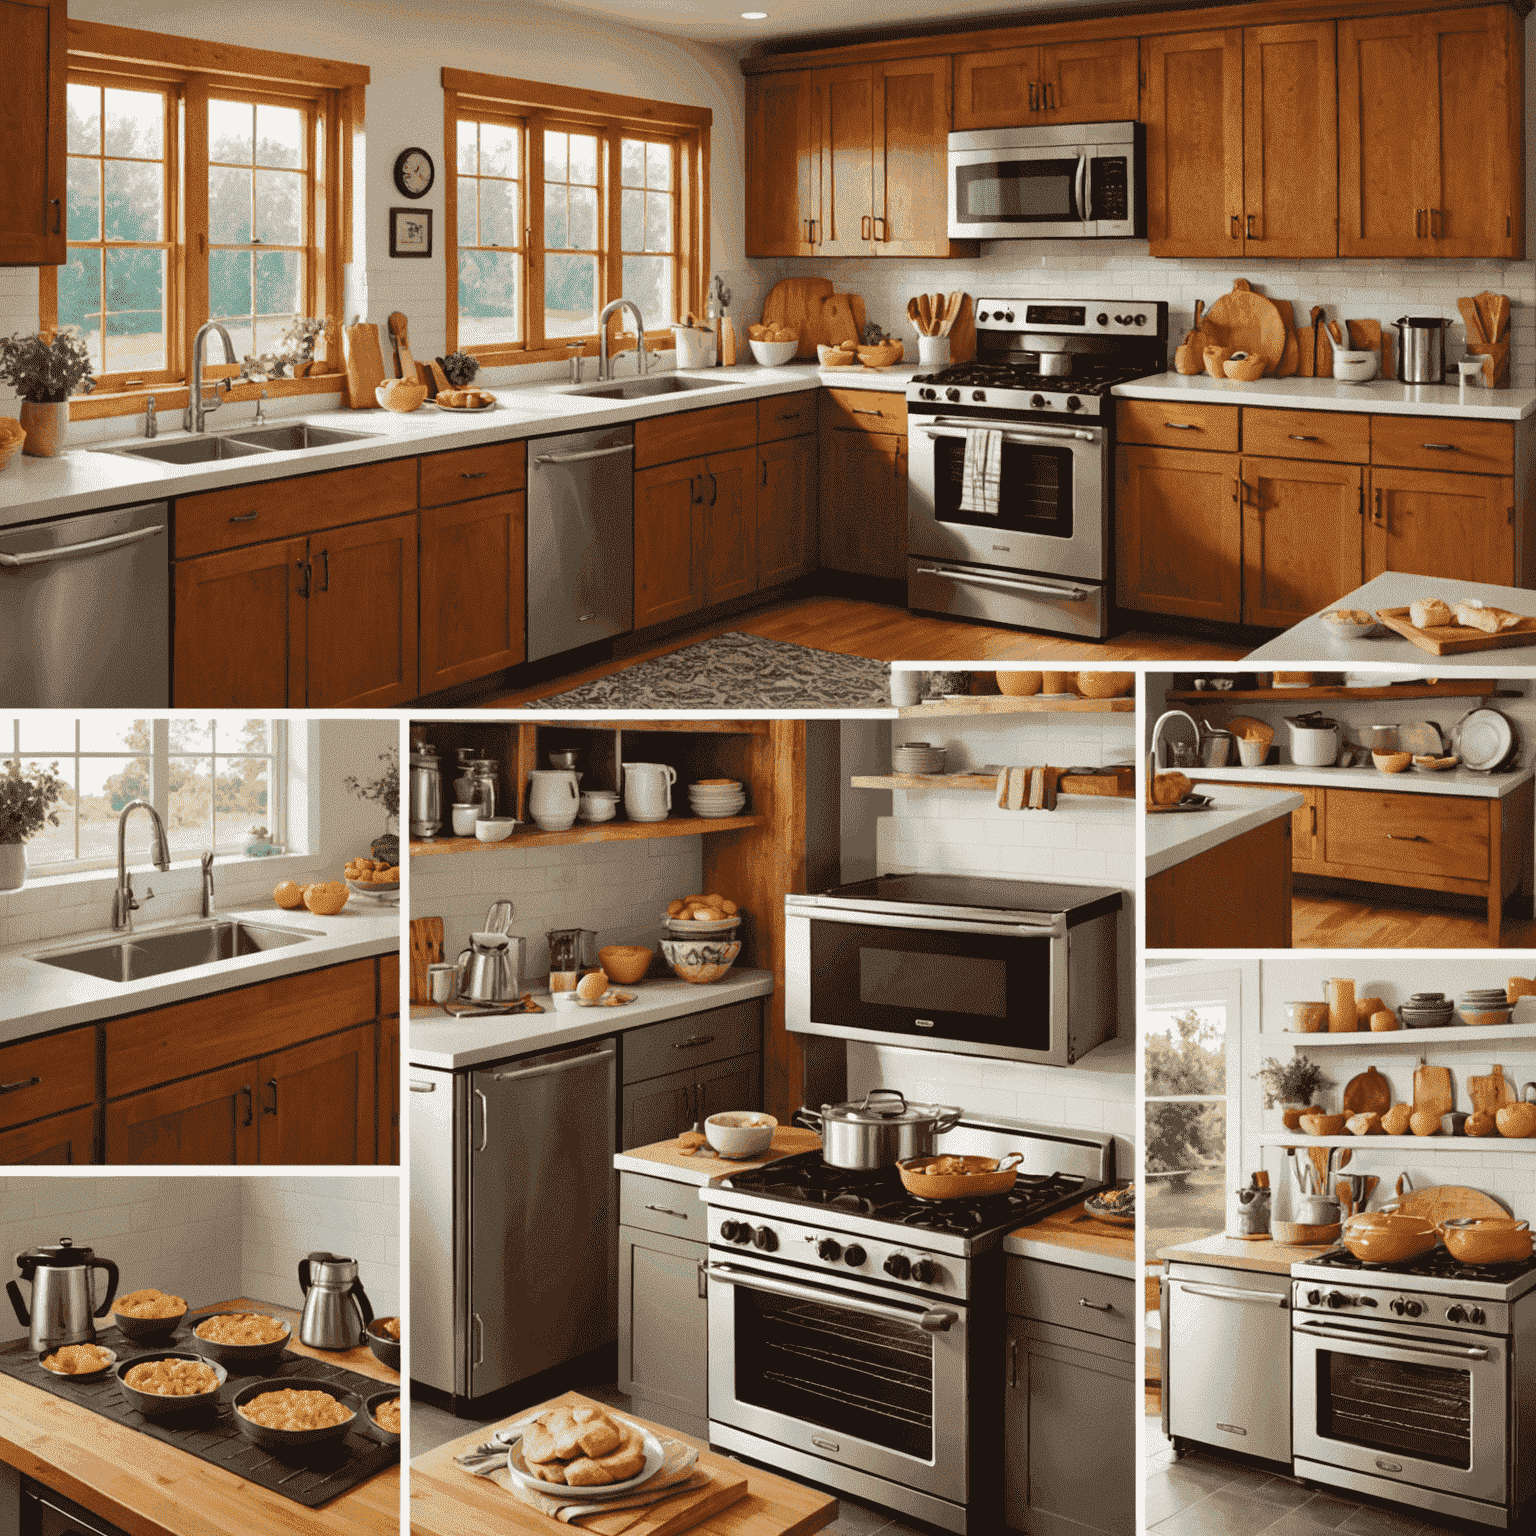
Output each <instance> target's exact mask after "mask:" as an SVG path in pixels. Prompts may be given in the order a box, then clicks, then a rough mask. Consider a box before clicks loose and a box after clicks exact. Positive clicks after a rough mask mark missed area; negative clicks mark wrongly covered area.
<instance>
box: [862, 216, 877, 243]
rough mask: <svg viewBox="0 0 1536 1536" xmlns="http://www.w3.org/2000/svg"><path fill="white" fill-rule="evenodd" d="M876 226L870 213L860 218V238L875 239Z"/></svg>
mask: <svg viewBox="0 0 1536 1536" xmlns="http://www.w3.org/2000/svg"><path fill="white" fill-rule="evenodd" d="M874 226H875V221H874V219H873V218H872V217H871V216H870V215H869V214H867V213H866V214H865V215H864V216H863V217H862V218H861V219H860V220H859V239H860V240H873V239H874V238H875V228H874Z"/></svg>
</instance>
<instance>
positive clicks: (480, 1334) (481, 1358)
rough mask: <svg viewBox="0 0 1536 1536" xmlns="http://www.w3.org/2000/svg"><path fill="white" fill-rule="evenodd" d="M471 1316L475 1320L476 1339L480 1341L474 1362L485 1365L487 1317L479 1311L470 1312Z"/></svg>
mask: <svg viewBox="0 0 1536 1536" xmlns="http://www.w3.org/2000/svg"><path fill="white" fill-rule="evenodd" d="M470 1316H471V1317H472V1318H473V1319H474V1321H475V1338H476V1340H477V1342H478V1345H479V1348H478V1349H477V1350H476V1352H475V1358H474V1364H476V1365H484V1364H485V1319H484V1318H483V1317H481V1316H480V1314H479V1313H478V1312H472V1313H470Z"/></svg>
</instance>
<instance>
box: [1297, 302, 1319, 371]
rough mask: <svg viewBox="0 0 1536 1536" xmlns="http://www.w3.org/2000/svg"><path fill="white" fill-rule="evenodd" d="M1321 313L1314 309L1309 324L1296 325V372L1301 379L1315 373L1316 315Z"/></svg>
mask: <svg viewBox="0 0 1536 1536" xmlns="http://www.w3.org/2000/svg"><path fill="white" fill-rule="evenodd" d="M1321 313H1322V311H1321V310H1320V309H1314V310H1313V311H1312V321H1311V324H1309V325H1299V326H1297V327H1296V373H1297V375H1298V376H1299V377H1300V378H1303V379H1310V378H1312V377H1314V376H1315V375H1316V373H1317V317H1318V316H1319V315H1320V314H1321Z"/></svg>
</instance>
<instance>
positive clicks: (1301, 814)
mask: <svg viewBox="0 0 1536 1536" xmlns="http://www.w3.org/2000/svg"><path fill="white" fill-rule="evenodd" d="M1296 787H1297V788H1298V789H1299V790H1300V791H1301V794H1302V796H1303V798H1304V801H1305V803H1304V804H1303V805H1301V806H1299V807H1298V808H1297V809H1296V810H1294V811H1292V812H1291V868H1292V869H1309V868H1311V867H1312V866H1313V865H1314V864H1318V863H1320V862H1321V861H1322V857H1323V805H1324V796H1323V791H1322V790H1321V789H1319V788H1318V787H1317V786H1316V785H1315V784H1307V785H1304V786H1303V785H1297V786H1296Z"/></svg>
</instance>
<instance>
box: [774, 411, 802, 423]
mask: <svg viewBox="0 0 1536 1536" xmlns="http://www.w3.org/2000/svg"><path fill="white" fill-rule="evenodd" d="M773 419H774V420H775V421H799V420H800V412H799V411H780V412H779V414H778V415H777V416H775V417H774V418H773Z"/></svg>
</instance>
